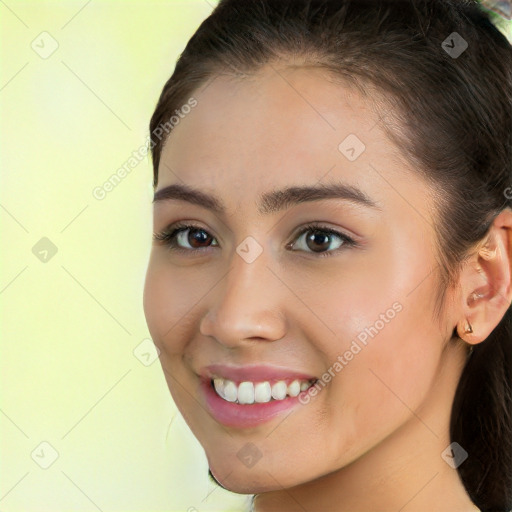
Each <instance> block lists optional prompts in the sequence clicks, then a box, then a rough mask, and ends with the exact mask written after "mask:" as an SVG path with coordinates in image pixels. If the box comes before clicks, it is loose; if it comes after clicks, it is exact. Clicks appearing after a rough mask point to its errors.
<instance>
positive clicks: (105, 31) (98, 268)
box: [0, 0, 247, 512]
mask: <svg viewBox="0 0 512 512" xmlns="http://www.w3.org/2000/svg"><path fill="white" fill-rule="evenodd" d="M215 4H216V2H214V1H213V0H209V1H208V2H206V1H205V0H181V1H179V0H174V1H140V0H139V1H105V0H93V1H91V2H87V1H86V0H84V1H80V2H74V1H53V2H49V1H33V2H21V1H18V2H16V1H13V0H10V1H9V0H6V2H5V3H4V2H3V1H2V2H0V24H1V26H0V30H1V60H0V62H1V70H0V105H1V110H0V119H1V131H0V155H1V160H0V164H1V183H0V205H1V206H0V229H1V240H2V249H1V251H0V254H1V261H0V265H1V270H0V307H1V340H2V345H1V363H0V364H1V368H0V372H1V382H0V397H1V402H0V442H1V445H0V448H1V455H0V511H1V512H14V511H24V512H28V511H43V510H47V511H52V512H58V511H71V510H72V511H97V510H102V511H104V512H107V511H131V510H133V511H136V510H141V511H157V510H158V511H160V510H161V511H164V510H166V511H187V510H190V511H193V510H194V509H193V508H191V507H195V509H196V510H197V511H206V510H241V509H242V504H243V503H244V501H245V500H246V499H247V498H246V497H245V496H239V495H236V494H231V493H228V492H226V491H224V490H222V489H220V488H219V487H218V486H216V485H215V484H214V483H212V482H211V481H210V480H209V478H208V473H207V471H208V467H207V464H206V458H205V456H204V453H203V450H202V448H201V446H200V445H199V443H198V442H197V441H196V439H195V438H194V437H193V435H192V434H191V433H190V432H189V430H188V428H187V426H186V424H185V423H184V420H183V419H182V417H181V415H179V414H176V407H175V406H174V404H173V402H172V399H171V397H170V394H169V391H168V388H167V384H166V382H165V379H164V377H163V373H162V369H161V367H160V364H159V362H158V360H157V361H155V362H154V363H153V364H151V365H150V366H144V364H142V363H141V362H140V361H139V360H138V359H137V358H136V357H135V355H134V354H133V350H134V349H135V347H137V345H139V343H141V342H142V341H143V340H144V339H145V338H149V333H148V330H147V326H146V322H145V319H144V313H143V309H142V289H143V282H144V274H145V271H146V266H147V261H148V257H149V249H150V243H151V234H152V221H151V197H152V194H151V192H152V188H151V180H152V171H151V166H150V160H149V157H146V158H145V159H144V160H143V161H142V162H141V163H139V165H138V166H136V167H135V168H134V169H133V170H132V171H131V173H130V174H128V176H127V177H126V178H125V179H124V180H123V181H122V182H121V183H120V184H119V185H117V187H116V188H115V189H114V190H113V191H111V192H110V193H109V194H107V196H106V197H105V199H103V200H102V201H99V200H97V199H95V198H94V197H93V195H92V190H93V189H94V188H95V187H97V186H101V185H102V184H103V183H104V182H105V181H106V180H108V179H109V177H110V176H111V175H112V174H113V173H114V172H115V171H116V170H117V169H118V168H119V167H120V166H122V165H123V164H124V162H125V161H126V160H127V159H128V158H129V157H130V156H131V154H132V152H133V151H136V150H138V148H139V147H140V146H142V145H144V144H145V142H146V137H147V134H148V123H149V118H150V116H151V114H152V112H153V109H154V107H155V104H156V101H157V99H158V95H159V93H160V91H161V88H162V87H163V84H164V83H165V81H166V80H167V79H168V77H169V76H170V74H171V73H172V70H173V68H174V65H175V62H176V59H177V57H178V55H179V53H180V52H181V51H182V50H183V48H184V46H185V44H186V42H187V40H188V39H189V37H190V36H191V35H192V34H193V32H194V31H195V29H196V28H197V27H198V25H199V23H200V22H201V21H202V20H203V19H204V18H206V17H207V16H208V15H209V13H210V12H211V11H212V8H213V7H214V5H215ZM43 31H47V32H49V33H50V34H51V36H52V37H53V38H54V39H55V40H56V41H57V42H58V45H59V46H58V49H57V50H56V51H55V53H53V54H52V55H51V56H50V57H48V58H47V59H42V58H41V57H39V55H38V54H37V53H36V52H35V51H34V50H32V48H31V43H32V41H33V40H34V39H37V37H38V36H39V34H40V33H41V32H43ZM38 41H40V40H38ZM36 44H40V45H43V44H44V45H45V46H46V45H47V44H48V43H41V42H38V43H36ZM42 237H47V238H49V239H50V240H51V241H52V242H53V244H55V246H56V247H57V249H58V252H57V253H56V254H55V256H53V257H52V258H51V259H49V261H47V262H46V263H43V262H41V261H40V260H39V259H38V258H36V256H35V255H34V254H33V253H32V247H33V246H34V245H35V244H36V243H37V242H38V241H39V240H40V239H41V238H42ZM171 422H172V425H171ZM70 429H72V430H71V431H70ZM68 432H69V433H68ZM42 441H46V442H48V443H50V444H51V445H52V446H53V447H54V448H55V450H56V451H57V452H58V453H59V457H58V459H57V460H56V461H55V462H54V463H53V465H51V466H50V467H49V468H48V469H42V468H41V467H40V466H39V465H38V464H37V463H36V462H34V460H33V459H32V458H31V453H32V452H33V450H34V449H35V448H36V447H38V445H39V444H40V443H41V442H42ZM36 453H37V454H39V455H40V458H39V459H38V460H44V459H45V457H47V456H48V450H46V452H45V450H44V448H43V450H42V452H41V451H40V450H38V451H37V452H36ZM42 454H44V455H42ZM36 458H37V457H36ZM210 493H211V494H210Z"/></svg>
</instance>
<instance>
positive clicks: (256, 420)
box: [199, 364, 317, 428]
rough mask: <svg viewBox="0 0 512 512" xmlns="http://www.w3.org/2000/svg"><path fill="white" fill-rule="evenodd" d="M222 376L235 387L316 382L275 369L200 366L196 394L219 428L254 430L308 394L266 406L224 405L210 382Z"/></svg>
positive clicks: (288, 371) (275, 401)
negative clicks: (201, 367) (252, 384)
mask: <svg viewBox="0 0 512 512" xmlns="http://www.w3.org/2000/svg"><path fill="white" fill-rule="evenodd" d="M215 377H222V378H224V379H229V380H232V381H233V382H235V383H237V384H239V383H240V382H243V381H252V382H262V381H269V382H271V383H272V382H277V381H278V380H284V381H292V380H295V379H299V380H316V379H317V378H316V377H314V376H312V375H309V374H306V373H300V372H296V371H293V370H289V369H286V368H282V367H278V366H264V365H246V366H228V365H223V364H213V365H209V366H206V367H204V368H203V369H202V370H201V372H200V386H199V389H200V393H201V394H202V398H203V400H204V403H205V404H206V409H207V410H208V412H209V414H210V415H211V416H212V417H213V418H214V419H215V420H216V421H217V422H218V423H221V424H222V425H225V426H227V427H234V428H251V427H258V426H260V425H262V424H264V423H267V422H269V421H271V420H272V419H274V418H276V417H277V416H279V415H281V414H284V413H285V412H286V411H289V410H290V409H292V408H294V407H297V406H298V405H302V403H303V402H301V398H302V397H303V396H305V395H307V393H308V391H307V390H306V391H301V392H300V393H299V394H298V395H297V396H295V397H290V396H289V397H286V398H285V399H284V400H271V401H270V402H267V403H253V404H238V403H236V402H228V401H226V400H224V399H223V398H221V397H220V396H219V395H217V393H216V392H215V389H214V388H213V385H212V379H214V378H215Z"/></svg>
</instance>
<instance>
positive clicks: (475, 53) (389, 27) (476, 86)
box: [150, 0, 512, 512]
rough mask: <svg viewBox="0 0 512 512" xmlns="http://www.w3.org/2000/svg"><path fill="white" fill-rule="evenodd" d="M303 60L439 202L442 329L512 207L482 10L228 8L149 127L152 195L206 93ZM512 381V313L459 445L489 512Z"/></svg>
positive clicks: (304, 0) (503, 73) (461, 424)
mask: <svg viewBox="0 0 512 512" xmlns="http://www.w3.org/2000/svg"><path fill="white" fill-rule="evenodd" d="M454 32H456V33H457V35H454V34H453V33H454ZM450 37H451V39H450ZM454 37H455V38H457V39H456V40H455V41H456V43H457V45H458V46H457V49H459V50H460V49H461V48H463V46H464V42H463V40H464V41H465V42H466V43H467V45H468V46H467V48H466V49H465V50H464V51H463V52H462V53H461V54H459V55H457V54H455V53H454V52H453V51H451V49H453V48H454V46H455V42H454V39H453V38H454ZM459 37H460V38H462V39H459ZM291 57H293V58H297V59H299V61H301V62H303V63H307V64H308V65H314V66H318V67H321V68H323V69H325V70H328V71H329V73H330V74H331V75H332V76H333V77H337V78H338V79H339V80H340V81H343V82H344V83H347V84H350V85H352V86H354V87H356V88H357V90H358V91H359V92H360V93H362V94H363V95H364V96H365V97H366V98H368V99H370V100H371V99H372V98H373V101H374V103H375V106H376V108H377V110H378V111H379V112H380V114H382V117H383V119H384V125H385V129H386V131H387V133H388V135H389V137H390V138H391V139H392V140H393V141H394V142H395V143H396V145H397V147H399V149H400V150H401V151H402V153H403V154H404V155H405V156H406V157H407V158H408V160H409V161H410V162H411V163H412V164H413V165H414V167H415V169H417V172H418V173H421V175H422V176H423V177H424V178H426V179H427V180H428V182H429V183H430V184H431V185H432V188H433V190H434V191H436V192H435V193H434V195H433V197H434V198H435V203H436V206H437V209H436V212H435V214H436V218H437V223H436V226H435V229H436V233H437V242H438V263H439V265H438V271H439V276H440V287H439V297H438V299H439V300H438V302H437V305H438V308H437V310H436V312H435V316H436V317H437V318H439V314H440V312H441V311H442V306H443V298H444V297H445V292H446V290H447V289H448V287H449V286H451V285H453V284H455V283H456V280H457V277H458V275H459V271H460V269H461V265H462V264H463V263H464V261H465V260H466V259H467V258H468V256H469V255H470V254H471V251H472V250H473V249H474V248H475V246H476V244H477V243H479V242H480V241H482V240H483V239H484V238H485V235H486V234H487V233H488V231H489V229H490V227H491V225H492V222H493V220H494V218H495V217H496V215H497V214H498V213H499V212H501V211H502V210H503V209H504V208H506V207H512V188H509V187H511V186H512V47H511V45H510V43H509V42H508V41H507V39H506V38H505V37H504V36H503V35H502V34H501V33H500V32H499V30H498V29H497V28H496V27H495V26H494V25H493V24H492V22H491V21H490V19H489V14H488V13H487V11H485V10H484V9H483V8H481V7H480V5H479V4H478V3H477V2H476V0H474V1H472V0H458V1H457V0H352V1H351V0H221V1H220V3H219V5H218V6H217V7H216V8H215V10H214V11H213V13H212V14H211V15H210V16H209V17H208V18H207V19H206V20H205V21H204V22H203V23H202V24H201V26H200V27H199V29H198V30H197V31H196V33H195V34H194V35H193V36H192V38H191V39H190V41H189V42H188V44H187V46H186V48H185V50H184V52H183V53H182V54H181V56H180V58H179V60H178V62H177V65H176V68H175V70H174V73H173V74H172V76H171V78H170V79H169V80H168V81H167V83H166V84H165V86H164V88H163V91H162V93H161V96H160V99H159V101H158V104H157V107H156V110H155V112H154V114H153V116H152V118H151V122H150V132H151V136H152V148H151V149H152V159H153V166H154V181H153V184H154V186H155V187H156V185H157V183H158V167H159V162H160V155H161V151H162V147H163V144H164V143H165V141H166V138H167V136H165V137H161V136H160V135H159V136H158V137H157V139H158V140H155V137H154V135H155V133H157V134H158V133H161V130H160V132H159V131H158V129H159V127H161V126H164V125H165V124H166V123H168V120H169V118H170V117H171V116H172V115H173V113H174V112H175V111H176V109H179V108H180V107H181V106H182V105H184V104H186V103H187V100H189V98H190V97H191V96H192V95H193V94H194V92H196V91H197V90H198V88H199V87H201V86H204V85H205V84H207V83H208V82H209V81H210V80H212V79H214V78H215V77H216V76H218V75H219V74H224V73H228V74H231V75H235V76H240V77H243V76H244V75H245V74H249V73H251V72H255V71H257V70H258V69H259V68H260V67H262V66H263V65H264V64H267V63H271V62H274V61H277V60H284V61H286V60H287V59H289V58H291ZM375 98H378V101H377V100H376V99H375ZM507 192H508V193H507ZM453 336H454V337H455V336H457V332H456V330H455V329H454V332H453ZM511 381H512V308H509V309H508V311H507V313H506V314H505V316H504V317H503V319H502V321H501V322H500V323H499V325H498V326H497V327H496V328H495V329H494V331H493V332H492V334H491V335H490V336H489V338H488V339H487V340H485V341H484V342H483V343H480V344H478V345H476V346H475V347H474V351H473V353H472V355H471V356H470V357H469V359H468V362H467V363H466V366H465V368H464V370H463V374H462V376H461V379H460V382H459V385H458V388H457V391H456V395H455V400H454V403H453V409H452V415H451V426H450V435H451V439H452V441H455V442H457V443H459V444H460V445H461V446H462V447H463V448H464V449H465V450H466V451H467V452H468V454H469V457H468V458H467V460H466V461H464V462H463V463H462V464H461V465H460V466H459V467H458V472H459V475H460V477H461V480H462V482H463V484H464V486H465V488H466V490H467V492H468V494H469V496H470V497H471V499H472V500H473V502H474V503H475V504H476V505H477V506H478V507H479V508H480V509H481V510H483V511H486V512H487V511H489V512H491V511H492V512H497V511H500V512H508V511H509V510H510V509H511V508H512V391H511V387H512V383H511Z"/></svg>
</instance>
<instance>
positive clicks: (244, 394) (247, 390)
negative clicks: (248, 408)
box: [238, 382, 254, 404]
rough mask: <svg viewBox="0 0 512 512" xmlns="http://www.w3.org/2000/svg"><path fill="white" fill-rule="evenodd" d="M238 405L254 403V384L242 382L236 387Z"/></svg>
mask: <svg viewBox="0 0 512 512" xmlns="http://www.w3.org/2000/svg"><path fill="white" fill-rule="evenodd" d="M238 403H239V404H253V403H254V384H253V383H252V382H242V383H241V384H240V386H238Z"/></svg>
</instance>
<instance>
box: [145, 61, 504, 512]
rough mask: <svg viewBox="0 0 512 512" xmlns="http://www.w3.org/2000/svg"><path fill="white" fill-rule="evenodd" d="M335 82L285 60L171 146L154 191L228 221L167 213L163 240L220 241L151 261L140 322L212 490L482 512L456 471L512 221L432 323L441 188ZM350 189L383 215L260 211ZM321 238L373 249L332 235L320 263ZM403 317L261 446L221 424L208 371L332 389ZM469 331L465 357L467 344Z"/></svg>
mask: <svg viewBox="0 0 512 512" xmlns="http://www.w3.org/2000/svg"><path fill="white" fill-rule="evenodd" d="M326 78H327V77H326V74H325V72H324V71H322V70H320V69H317V68H313V67H301V66H292V65H289V63H288V62H280V63H274V64H269V65H267V66H265V67H264V68H262V69H260V70H259V71H258V72H257V73H255V74H254V75H251V76H245V77H238V78H234V77H229V76H225V75H222V76H218V77H216V78H215V79H214V80H213V81H211V82H210V83H208V84H207V87H202V88H201V90H199V91H197V94H196V95H195V97H196V98H197V100H198V105H197V106H196V107H195V108H194V109H193V110H192V112H191V113H190V114H188V115H187V116H186V117H185V118H184V119H183V120H181V122H180V123H179V125H177V126H176V127H175V128H174V130H173V132H172V133H171V136H170V137H169V139H168V141H167V143H166V145H165V146H164V150H163V153H162V159H161V163H160V169H159V182H158V186H157V191H158V190H161V189H163V188H165V187H166V186H168V185H171V184H176V183H179V184H186V185H188V186H190V187H193V188H197V189H199V190H201V191H202V192H205V193H208V194H211V195H214V196H216V197H217V198H218V199H219V200H220V201H222V202H223V203H224V205H225V207H226V212H225V213H224V214H219V213H214V212H212V211H209V210H207V209H205V208H203V207H202V206H201V205H196V204H191V203H188V202H185V201H183V200H169V201H162V202H157V203H155V206H154V231H155V232H157V233H159V232H161V231H162V230H164V229H165V228H167V227H168V226H170V225H171V224H173V223H175V222H177V221H187V222H191V223H193V224H194V225H196V226H198V227H200V228H201V229H202V230H204V231H205V233H204V236H205V237H207V236H209V237H210V239H207V242H206V243H204V244H197V242H196V240H197V238H196V239H194V238H193V237H192V236H190V231H189V232H188V234H189V235H187V232H186V233H185V235H184V236H183V235H182V237H181V241H180V242H179V247H181V248H182V249H183V252H181V253H180V252H176V251H173V250H171V249H170V248H168V247H166V246H165V245H163V244H162V243H161V242H154V244H153V247H152V251H151V256H150V261H149V265H148V269H147V276H146V284H145V291H144V311H145V315H146V319H147V322H148V327H149V330H150V333H151V336H152V338H153V340H154V342H155V344H156V345H157V346H158V348H159V349H160V350H161V355H160V361H161V364H162V367H163V370H164V374H165V377H166V380H167V383H168V386H169V389H170V392H171V394H172V397H173V399H174V401H175V403H176V405H177V406H178V408H179V410H180V411H181V413H182V414H183V416H184V418H185V420H186V421H187V423H188V425H189V426H190V428H191V430H192V431H193V433H194V435H195V436H196V437H197V439H198V440H199V442H200V443H201V444H202V446H203V448H204V450H205V452H206V456H207V458H208V462H209V465H210V468H211V471H212V473H213V474H214V475H215V477H216V479H217V480H218V481H219V482H220V483H221V484H222V485H223V486H224V487H226V488H228V489H229V490H232V491H234V492H237V493H247V494H257V496H256V498H255V503H254V504H255V510H256V512H268V511H274V510H275V511H277V510H279V511H280V512H291V511H304V510H322V511H331V510H332V511H337V512H357V511H361V512H363V511H364V512H367V511H380V512H388V511H389V512H391V511H393V512H396V511H398V510H400V511H401V512H423V511H425V512H431V511H432V510H436V511H437V512H444V511H446V512H456V511H461V512H462V511H464V512H469V511H475V510H478V509H477V508H476V507H475V506H474V504H473V503H472V502H471V500H470V499H469V497H468V495H467V494H466V492H465V490H464V487H463V485H462V483H461V481H460V480H459V477H458V474H457V471H456V470H455V469H452V467H450V466H449V465H448V464H447V463H446V462H445V461H444V460H443V458H442V457H441V454H442V452H443V451H444V450H445V449H446V448H447V446H448V445H449V444H450V439H449V419H450V411H451V406H452V402H453V398H454V394H455V389H456V386H457V383H458V380H459V378H460V374H461V371H462V369H463V366H464V363H465V360H466V357H467V350H468V344H476V343H479V342H482V341H483V340H485V339H486V337H487V336H488V335H489V333H490V332H492V330H493V329H494V328H495V327H496V325H497V324H498V323H499V321H500V320H501V319H502V317H503V315H504V314H505V312H506V310H507V308H508V307H509V306H510V303H511V301H512V291H511V261H512V256H511V255H512V236H511V231H512V211H511V210H510V209H507V210H505V211H504V212H502V213H501V214H500V215H499V216H498V218H497V219H496V221H495V223H494V226H493V228H492V230H491V232H490V236H489V240H487V242H488V243H487V245H486V246H485V247H483V246H482V247H477V248H476V250H475V254H474V256H472V257H471V259H469V260H468V263H467V265H465V267H464V269H463V271H462V272H461V275H460V282H459V283H458V286H457V287H455V288H454V289H453V290H450V291H449V293H448V295H447V300H446V305H445V307H444V308H443V314H442V318H441V319H439V320H438V321H434V306H435V297H436V290H437V288H436V287H437V285H438V270H439V269H438V266H437V260H436V252H435V251H436V249H435V235H434V231H433V226H434V225H435V222H436V216H435V215H436V212H435V208H434V206H433V202H432V191H431V190H430V189H429V186H428V184H427V183H426V182H425V181H423V180H422V178H421V177H420V175H419V174H418V173H416V172H415V171H414V170H413V169H412V166H411V165H410V164H408V163H407V162H406V160H405V159H404V158H403V156H401V154H400V152H399V151H398V150H397V148H396V147H395V146H394V145H393V144H392V143H391V142H390V141H389V139H388V138H387V137H386V136H385V134H384V130H383V127H382V124H381V123H382V121H380V120H379V117H378V116H377V115H376V112H375V110H374V109H373V108H371V106H370V105H369V103H368V102H367V101H365V100H364V99H363V98H362V97H361V96H360V95H359V93H357V92H356V91H355V90H353V89H350V88H348V87H347V86H341V85H340V84H335V83H334V82H332V81H329V80H327V79H326ZM349 134H355V135H356V136H357V137H358V138H359V139H360V140H361V141H362V142H363V143H364V144H365V146H366V149H365V150H364V152H363V153H362V154H361V155H360V156H359V157H358V158H357V159H356V160H355V161H349V160H348V159H347V158H346V156H345V155H344V154H342V152H340V151H339V150H338V146H339V144H340V143H341V142H342V141H343V140H344V139H345V138H346V137H347V136H348V135H349ZM339 181H342V182H344V183H347V184H350V185H355V186H358V187H359V188H361V189H362V190H363V191H364V192H365V193H366V195H367V196H369V197H370V198H371V199H372V200H373V201H374V202H376V203H377V205H378V206H379V209H376V208H369V207H366V206H364V205H361V204H356V203H354V202H351V201H347V200H343V199H322V200H317V201H311V202H304V203H301V204H296V205H292V206H290V207H289V208H288V209H285V210H283V211H279V212H274V213H270V214H265V215H262V214H261V215H260V214H259V213H258V205H259V200H260V196H261V195H262V194H264V193H266V192H269V191H272V190H275V189H282V188H285V187H290V186H303V185H311V186H315V185H319V184H328V183H334V182H339ZM315 221H316V222H318V223H320V224H322V226H326V227H330V228H333V229H336V230H337V231H339V232H341V233H343V234H346V235H347V236H349V237H351V238H353V239H354V240H356V241H357V242H358V244H359V245H358V246H356V247H352V246H349V245H343V241H342V239H340V238H339V237H337V236H335V235H328V234H326V235H325V236H330V238H328V239H327V242H326V243H325V244H324V245H322V244H321V243H320V247H323V249H322V252H315V248H316V247H318V244H319V243H318V242H317V245H315V244H314V243H311V242H310V243H309V244H308V243H307V236H308V234H306V235H302V236H300V237H297V236H295V235H296V233H298V231H299V230H300V228H301V227H303V226H304V225H306V224H308V223H310V222H315ZM310 233H311V232H310ZM248 236H251V237H253V238H254V239H255V240H256V241H257V242H258V243H259V244H260V246H261V248H262V249H263V252H262V253H261V255H260V256H259V257H257V258H256V260H255V261H253V262H252V263H247V262H246V261H245V260H244V259H243V258H242V257H240V256H239V254H238V253H237V252H236V249H237V247H238V246H239V244H241V243H242V241H243V240H244V239H245V238H246V237H248ZM208 240H209V241H208ZM320 241H321V237H320ZM194 242H196V243H195V245H194ZM292 242H293V250H292V249H291V248H290V243H292ZM193 248H196V251H195V252H193V251H192V250H193ZM480 249H481V251H480ZM187 250H188V251H189V252H186V251H187ZM326 253H330V255H329V256H326V257H322V256H321V254H326ZM474 292H477V293H480V296H479V297H478V299H477V300H469V299H470V297H474V296H473V294H474ZM395 302H398V303H399V304H400V305H401V306H402V310H401V311H400V312H399V313H397V314H396V315H395V316H394V318H393V319H392V320H391V321H389V322H387V323H386V324H385V327H384V328H382V329H380V330H379V332H378V334H377V335H375V336H374V337H373V338H369V340H368V343H367V345H366V346H365V347H364V349H363V350H361V351H360V352H359V353H358V354H357V355H355V356H354V357H353V359H352V360H350V361H349V363H348V364H347V365H346V366H344V367H343V369H342V370H341V371H339V372H338V373H336V375H335V377H333V378H332V379H331V380H330V382H329V383H328V384H327V386H326V387H325V388H324V389H322V390H321V391H320V392H319V393H318V395H317V396H316V397H314V398H312V399H311V401H310V402H309V403H308V404H307V405H299V406H297V407H296V408H294V409H293V410H292V412H291V413H287V414H284V415H280V416H279V417H278V418H275V419H273V420H271V421H269V422H268V423H265V424H263V425H262V426H260V427H255V428H251V429H237V428H228V427H225V426H223V425H220V424H219V423H217V422H216V421H215V420H214V419H213V417H212V416H210V414H209V413H208V412H207V410H206V408H205V405H204V400H203V397H202V395H201V394H200V391H199V377H198V373H199V371H200V369H201V368H203V367H204V366H206V365H208V364H212V363H224V364H231V365H244V364H251V363H259V364H272V365H277V366H282V367H285V368H289V369H293V370H296V371H300V372H305V373H307V374H312V375H315V376H317V377H319V378H320V377H321V376H322V374H324V373H325V372H326V371H327V370H328V369H329V368H331V367H333V364H334V363H335V361H336V360H337V358H338V356H339V355H343V354H344V353H345V352H346V350H347V349H348V348H349V347H350V345H351V343H352V342H353V340H354V339H356V338H357V336H358V334H360V333H361V332H362V331H364V330H365V328H368V327H370V326H374V325H375V323H376V321H377V320H378V319H379V318H381V317H380V315H381V314H385V312H386V311H387V310H389V309H390V308H392V304H393V303H395ZM467 320H469V321H470V322H471V324H472V326H473V331H474V332H473V334H470V335H467V334H464V331H465V329H466V327H467ZM454 328H457V330H458V333H459V335H460V336H461V337H462V338H464V340H465V341H466V342H467V343H464V342H462V341H461V340H460V339H459V340H457V339H456V338H453V339H452V333H453V330H454ZM249 442H251V443H253V444H254V445H255V446H256V447H257V449H258V450H259V451H260V453H261V459H260V460H259V461H258V462H257V463H256V464H255V465H254V466H252V467H250V468H249V467H246V466H245V465H244V464H243V463H242V462H241V460H240V459H239V458H238V457H237V453H238V451H239V450H240V449H241V448H242V447H243V446H244V445H246V443H249ZM470 456H471V454H470Z"/></svg>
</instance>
